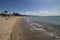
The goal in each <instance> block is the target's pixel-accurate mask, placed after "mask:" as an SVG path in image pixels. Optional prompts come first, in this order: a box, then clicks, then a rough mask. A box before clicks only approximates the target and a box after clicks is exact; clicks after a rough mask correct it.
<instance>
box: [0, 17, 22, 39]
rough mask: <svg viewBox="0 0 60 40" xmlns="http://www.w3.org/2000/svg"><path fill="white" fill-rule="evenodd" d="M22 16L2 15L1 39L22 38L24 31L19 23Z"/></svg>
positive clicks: (0, 23)
mask: <svg viewBox="0 0 60 40" xmlns="http://www.w3.org/2000/svg"><path fill="white" fill-rule="evenodd" d="M21 18H22V17H17V16H13V17H1V16H0V40H22V38H23V37H22V31H21V29H20V28H19V25H18V20H19V21H20V19H21ZM17 31H18V32H17ZM16 36H17V37H16Z"/></svg>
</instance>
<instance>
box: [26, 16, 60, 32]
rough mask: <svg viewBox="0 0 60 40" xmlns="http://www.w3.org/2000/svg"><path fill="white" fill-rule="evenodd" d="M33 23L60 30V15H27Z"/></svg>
mask: <svg viewBox="0 0 60 40" xmlns="http://www.w3.org/2000/svg"><path fill="white" fill-rule="evenodd" d="M26 18H27V19H29V20H30V21H31V22H32V23H37V24H39V25H44V26H48V27H50V28H52V29H54V30H57V31H60V16H26Z"/></svg>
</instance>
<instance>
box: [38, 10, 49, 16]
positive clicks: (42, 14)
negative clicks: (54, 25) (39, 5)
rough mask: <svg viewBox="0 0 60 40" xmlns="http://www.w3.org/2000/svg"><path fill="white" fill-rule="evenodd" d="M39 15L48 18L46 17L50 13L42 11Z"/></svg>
mask: <svg viewBox="0 0 60 40" xmlns="http://www.w3.org/2000/svg"><path fill="white" fill-rule="evenodd" d="M39 13H40V14H41V16H46V15H48V11H47V10H44V11H40V12H39Z"/></svg>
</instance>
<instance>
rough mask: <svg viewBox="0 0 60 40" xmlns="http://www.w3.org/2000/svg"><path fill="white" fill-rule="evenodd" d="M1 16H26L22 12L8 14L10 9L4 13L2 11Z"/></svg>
mask: <svg viewBox="0 0 60 40" xmlns="http://www.w3.org/2000/svg"><path fill="white" fill-rule="evenodd" d="M0 16H25V15H21V14H20V13H12V14H8V11H4V12H3V13H0Z"/></svg>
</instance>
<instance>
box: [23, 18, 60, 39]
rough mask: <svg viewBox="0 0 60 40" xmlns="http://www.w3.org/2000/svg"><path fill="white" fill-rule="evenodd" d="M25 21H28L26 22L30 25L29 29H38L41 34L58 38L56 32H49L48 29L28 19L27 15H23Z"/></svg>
mask: <svg viewBox="0 0 60 40" xmlns="http://www.w3.org/2000/svg"><path fill="white" fill-rule="evenodd" d="M24 18H25V20H26V22H28V24H29V25H30V27H31V28H30V30H32V31H33V30H38V31H40V32H42V33H43V34H45V35H47V36H51V37H55V38H56V39H60V37H59V36H57V33H55V32H49V31H48V30H46V29H44V28H43V27H44V26H42V25H40V24H38V23H35V22H32V21H31V20H29V17H27V18H26V17H24Z"/></svg>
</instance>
